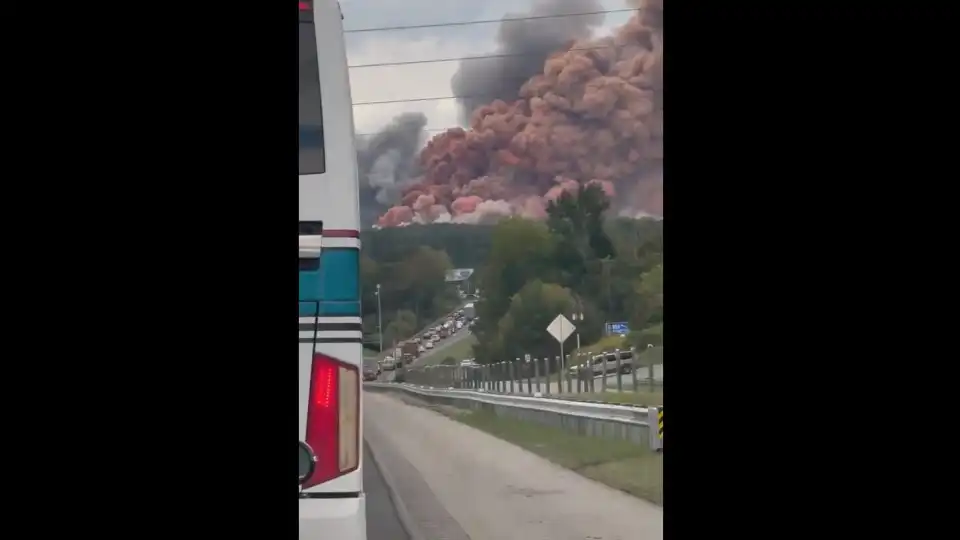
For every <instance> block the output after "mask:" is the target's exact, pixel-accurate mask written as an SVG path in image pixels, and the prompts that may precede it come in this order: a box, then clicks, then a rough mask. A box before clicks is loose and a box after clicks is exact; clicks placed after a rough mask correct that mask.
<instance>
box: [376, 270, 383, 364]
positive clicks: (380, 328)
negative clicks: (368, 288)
mask: <svg viewBox="0 0 960 540" xmlns="http://www.w3.org/2000/svg"><path fill="white" fill-rule="evenodd" d="M377 335H379V337H380V352H381V353H382V352H383V319H382V318H381V316H380V284H379V283H377Z"/></svg>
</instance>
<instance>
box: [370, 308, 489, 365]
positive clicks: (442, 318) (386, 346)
mask: <svg viewBox="0 0 960 540" xmlns="http://www.w3.org/2000/svg"><path fill="white" fill-rule="evenodd" d="M469 302H470V301H469V300H464V301H461V303H459V304H457V307H455V308H453V309H452V310H450V311H449V312H447V313H445V314H443V315H442V316H440V317H439V318H438V319H437V320H435V321H433V322H431V323H430V324H426V325H424V326H423V328H421V329H419V330H417V333H416V334H415V335H418V336H419V335H420V334H421V333H423V331H424V330H426V329H427V328H433V327H434V326H437V325H439V324H441V323H443V321H445V320H447V317H448V316H449V315H450V313H452V312H454V311H457V310H459V309H462V308H463V306H465V305H467V304H468V303H469ZM393 349H394V347H391V346H390V344H389V343H384V344H383V352H382V353H378V352H376V351H372V352H373V356H375V357H376V359H377V360H378V361H380V360H383V358H384V357H386V356H387V355H392V354H393ZM363 354H364V356H366V355H367V350H366V349H364V351H363ZM443 358H445V356H444V357H441V358H439V359H438V360H437V361H436V362H435V363H437V364H439V363H440V360H443Z"/></svg>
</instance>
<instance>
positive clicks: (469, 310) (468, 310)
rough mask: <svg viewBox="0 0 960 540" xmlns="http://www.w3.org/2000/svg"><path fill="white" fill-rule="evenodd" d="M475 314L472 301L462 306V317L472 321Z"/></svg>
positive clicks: (475, 309) (475, 310)
mask: <svg viewBox="0 0 960 540" xmlns="http://www.w3.org/2000/svg"><path fill="white" fill-rule="evenodd" d="M476 316H477V308H476V307H475V306H474V305H473V302H470V303H469V304H467V305H465V306H463V317H464V318H465V319H467V320H468V321H472V320H473V318H474V317H476Z"/></svg>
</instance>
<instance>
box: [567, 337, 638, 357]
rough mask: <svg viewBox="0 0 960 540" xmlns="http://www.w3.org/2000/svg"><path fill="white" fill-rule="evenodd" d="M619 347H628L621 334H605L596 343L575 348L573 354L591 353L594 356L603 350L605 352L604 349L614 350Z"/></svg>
mask: <svg viewBox="0 0 960 540" xmlns="http://www.w3.org/2000/svg"><path fill="white" fill-rule="evenodd" d="M618 348H619V349H624V348H627V347H626V345H625V340H624V338H622V337H620V336H604V337H602V338H600V340H599V341H597V342H595V343H592V344H590V345H586V346H583V347H580V348H579V349H574V350H573V354H574V356H576V354H577V353H579V354H589V355H591V356H592V355H595V354H600V353H601V352H604V351H611V352H612V351H613V350H614V349H618Z"/></svg>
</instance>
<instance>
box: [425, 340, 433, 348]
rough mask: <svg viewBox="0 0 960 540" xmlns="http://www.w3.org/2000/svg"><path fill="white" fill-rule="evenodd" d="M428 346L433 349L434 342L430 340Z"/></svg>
mask: <svg viewBox="0 0 960 540" xmlns="http://www.w3.org/2000/svg"><path fill="white" fill-rule="evenodd" d="M426 347H427V348H428V349H432V348H433V342H432V341H428V342H427V345H426Z"/></svg>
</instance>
